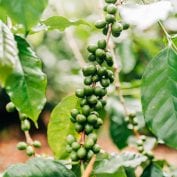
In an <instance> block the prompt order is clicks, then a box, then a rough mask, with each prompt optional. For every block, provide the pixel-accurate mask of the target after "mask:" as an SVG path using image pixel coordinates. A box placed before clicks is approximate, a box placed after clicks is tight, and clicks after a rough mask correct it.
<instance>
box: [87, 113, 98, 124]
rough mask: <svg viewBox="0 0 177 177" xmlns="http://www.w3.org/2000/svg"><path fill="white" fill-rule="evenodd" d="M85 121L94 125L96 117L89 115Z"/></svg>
mask: <svg viewBox="0 0 177 177" xmlns="http://www.w3.org/2000/svg"><path fill="white" fill-rule="evenodd" d="M87 121H88V122H89V123H90V124H94V123H96V122H97V116H96V115H95V114H90V115H89V116H88V117H87Z"/></svg>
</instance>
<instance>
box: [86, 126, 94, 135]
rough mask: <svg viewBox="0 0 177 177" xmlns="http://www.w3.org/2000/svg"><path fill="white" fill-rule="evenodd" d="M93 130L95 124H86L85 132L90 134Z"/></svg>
mask: <svg viewBox="0 0 177 177" xmlns="http://www.w3.org/2000/svg"><path fill="white" fill-rule="evenodd" d="M92 131H93V126H92V125H90V124H86V125H85V133H86V134H87V135H88V134H90V133H92Z"/></svg>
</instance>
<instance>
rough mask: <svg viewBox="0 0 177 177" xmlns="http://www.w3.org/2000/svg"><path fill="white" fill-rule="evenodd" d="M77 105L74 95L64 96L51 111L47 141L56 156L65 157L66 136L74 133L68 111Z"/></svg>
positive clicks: (66, 154)
mask: <svg viewBox="0 0 177 177" xmlns="http://www.w3.org/2000/svg"><path fill="white" fill-rule="evenodd" d="M77 106H78V99H77V97H75V96H74V95H72V96H67V97H66V98H64V99H63V100H62V101H61V102H60V103H59V104H58V105H57V106H56V107H55V108H54V110H53V111H52V114H51V118H50V121H49V124H48V131H47V134H48V143H49V145H50V147H51V149H52V152H53V153H54V156H55V157H56V158H60V159H62V158H66V157H67V156H68V155H69V154H68V153H67V152H66V150H65V149H66V145H67V144H66V137H67V136H68V135H69V134H76V131H75V129H74V124H73V123H72V122H71V121H70V112H71V110H72V109H74V108H76V107H77Z"/></svg>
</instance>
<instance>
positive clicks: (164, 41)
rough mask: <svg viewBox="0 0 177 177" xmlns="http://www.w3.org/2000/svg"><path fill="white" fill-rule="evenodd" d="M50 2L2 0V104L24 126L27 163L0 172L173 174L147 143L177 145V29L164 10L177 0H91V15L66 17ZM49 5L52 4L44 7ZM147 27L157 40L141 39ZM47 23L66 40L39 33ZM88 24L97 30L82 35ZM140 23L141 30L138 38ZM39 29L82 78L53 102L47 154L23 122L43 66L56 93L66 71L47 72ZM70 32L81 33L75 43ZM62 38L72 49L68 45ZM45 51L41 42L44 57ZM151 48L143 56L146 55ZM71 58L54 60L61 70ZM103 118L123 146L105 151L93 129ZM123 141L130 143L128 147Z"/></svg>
mask: <svg viewBox="0 0 177 177" xmlns="http://www.w3.org/2000/svg"><path fill="white" fill-rule="evenodd" d="M83 2H85V1H83ZM58 3H59V6H60V7H59V9H57V7H58V6H57V7H54V6H52V5H51V4H50V2H48V0H38V1H33V0H28V1H26V0H0V12H1V13H0V92H4V91H5V92H6V94H7V95H8V97H9V99H10V102H9V103H7V104H6V111H7V112H8V113H9V114H10V113H12V112H18V117H19V120H20V129H21V131H22V132H23V133H24V136H25V141H20V142H19V143H18V144H17V145H16V148H17V149H18V150H20V151H22V153H25V154H26V155H27V156H28V157H29V158H30V159H29V160H28V161H27V162H26V163H19V164H14V165H11V166H9V167H8V168H7V169H6V170H5V171H4V172H3V173H2V177H25V176H26V177H43V176H45V177H135V176H140V177H175V176H177V167H174V166H173V165H171V164H170V163H169V162H167V161H166V160H165V159H158V158H157V157H156V154H155V153H154V148H155V147H158V145H161V144H163V145H164V146H165V145H166V146H169V147H171V148H174V149H176V148H177V128H176V127H177V114H176V112H177V47H176V45H177V40H176V39H177V35H176V34H175V32H176V31H175V30H174V29H172V28H171V29H170V27H169V26H170V25H169V26H168V25H167V24H168V23H167V22H168V21H167V20H170V19H171V18H173V20H176V19H175V18H176V14H177V10H176V9H175V7H174V6H175V5H174V4H175V3H174V2H171V1H155V2H152V1H150V2H149V1H147V2H146V1H144V0H143V1H137V2H136V1H131V2H129V1H128V0H127V1H124V0H100V1H98V2H97V1H90V4H89V3H88V2H87V5H88V6H89V5H90V6H91V7H92V8H91V9H90V12H89V13H92V14H93V15H94V13H98V12H96V11H98V10H99V17H98V16H97V17H96V18H94V19H95V21H93V20H90V19H89V18H88V19H87V20H83V19H78V20H69V19H68V18H67V17H64V16H65V13H64V10H63V7H62V2H57V4H58ZM63 3H64V2H63ZM70 3H73V2H70ZM79 3H81V2H79ZM92 3H93V4H92ZM173 3H174V4H173ZM48 4H50V5H48ZM77 5H78V4H77ZM94 6H96V11H95V10H94V8H93V7H94ZM77 8H79V7H77ZM47 9H48V10H49V11H50V10H51V9H52V10H53V11H56V14H55V15H53V16H50V17H49V16H48V15H46V14H48V13H46V14H45V12H46V11H47ZM100 9H101V10H100ZM45 10H46V11H45ZM57 10H58V11H60V13H61V15H62V16H59V15H58V14H57ZM44 11H45V12H44ZM78 11H79V9H78ZM82 11H83V12H84V13H88V12H85V11H86V10H85V9H84V10H83V9H82ZM42 14H45V15H44V16H42ZM41 16H42V17H41ZM85 19H86V18H85ZM96 19H97V20H96ZM175 22H176V21H175ZM168 28H169V29H168ZM70 29H72V30H70ZM151 29H152V31H151V33H152V34H151V33H150V34H151V35H152V36H153V35H155V34H154V31H155V32H157V34H156V35H157V38H158V40H154V41H153V39H152V38H153V37H151V38H150V39H146V35H147V33H148V30H151ZM176 30H177V29H176ZM54 31H55V32H56V31H57V32H58V31H60V33H61V32H63V33H61V34H62V35H65V36H66V39H67V40H63V39H61V38H62V37H60V40H61V41H58V39H57V40H56V39H55V37H54V36H53V37H51V38H50V39H49V38H48V37H47V35H48V34H50V33H51V36H52V32H54ZM88 31H89V32H88ZM92 33H93V34H97V36H96V37H95V36H94V40H92V42H88V41H91V40H89V37H90V36H91V35H92ZM142 33H145V34H144V35H145V38H143V37H142V38H141V35H142ZM38 34H42V35H43V38H44V41H43V43H47V44H49V43H50V47H51V50H53V49H55V50H56V51H57V52H56V53H57V55H58V54H60V55H61V53H62V55H63V56H64V57H66V58H67V57H68V58H72V57H73V56H74V58H76V60H77V61H76V62H77V63H79V65H80V68H79V69H78V68H77V69H76V68H75V69H76V70H77V71H73V73H74V72H75V73H77V75H79V79H80V80H82V81H81V83H82V84H81V83H79V84H78V83H76V84H75V85H77V88H76V90H75V93H72V94H69V96H66V97H65V98H63V99H62V100H61V101H60V102H59V104H57V105H56V106H55V107H54V109H53V110H52V113H51V116H50V119H49V123H48V128H47V140H48V143H49V146H50V148H51V150H52V152H53V155H54V156H53V157H51V156H50V155H47V154H45V155H43V154H39V153H38V151H37V149H38V148H41V146H42V143H41V142H40V141H39V140H35V139H33V138H32V136H31V135H30V132H31V127H32V126H33V124H34V125H35V127H36V128H38V119H39V115H40V114H41V112H42V110H43V108H44V106H45V105H46V102H47V98H46V87H47V76H46V74H45V73H44V72H43V70H45V71H46V73H47V75H48V78H49V79H48V81H49V83H50V84H51V83H52V82H54V81H55V80H61V82H62V83H61V84H63V85H62V86H61V87H62V92H64V93H65V92H67V90H68V88H67V87H68V85H67V84H68V83H66V82H68V80H67V79H66V77H65V78H64V79H63V78H62V77H64V75H59V74H56V73H55V74H54V75H52V74H51V70H52V71H54V72H55V71H56V67H57V65H56V64H53V65H51V64H49V63H52V62H53V60H52V56H53V55H54V54H53V55H51V58H50V56H49V58H47V62H48V64H46V63H45V62H44V64H43V65H42V61H43V60H42V61H41V59H42V58H40V57H39V56H38V54H37V53H36V46H35V42H36V41H35V42H34V41H33V40H34V39H35V40H37V37H35V36H38ZM54 34H55V33H54ZM49 36H50V35H49ZM81 36H82V37H83V36H84V37H83V38H84V39H82V38H81ZM85 36H86V37H85ZM147 36H148V35H147ZM33 37H34V38H33ZM77 38H81V39H82V40H81V44H83V46H84V47H83V49H82V51H81V50H80V48H79V44H77V42H76V40H77ZM147 38H148V37H147ZM47 40H48V41H47ZM85 41H86V42H85ZM59 42H61V44H58V43H59ZM78 43H79V42H78ZM32 44H33V46H32ZM65 44H67V45H66V46H65ZM85 46H87V47H85ZM69 47H70V49H72V53H73V54H72V55H71V54H70V53H69V52H67V51H69V50H70V49H69ZM45 52H46V51H45V48H42V54H41V56H43V57H44V58H45V54H46V53H45ZM82 55H83V56H84V58H85V59H83V57H82ZM154 56H155V57H154ZM47 57H48V56H47ZM152 57H153V59H152V60H151V61H150V62H149V61H148V62H149V63H148V64H147V58H152ZM72 62H73V61H71V60H69V61H68V65H69V66H66V65H61V66H60V68H61V71H64V69H66V70H67V68H68V67H70V70H72V69H73V68H74V66H73V65H74V64H76V63H74V64H73V63H72ZM45 64H46V65H45ZM50 66H52V67H51V68H50ZM43 68H44V69H43ZM142 68H143V69H142ZM73 70H74V69H73ZM73 73H70V75H72V74H73ZM50 74H51V75H50ZM81 76H82V77H81ZM54 77H56V78H57V79H55V78H54ZM75 81H76V80H74V82H75ZM77 81H78V78H77ZM59 82H60V81H59ZM72 83H73V81H72V82H71V83H70V84H71V85H72ZM56 88H57V86H56ZM139 88H140V89H141V96H140V97H141V104H139V103H140V99H139ZM60 89H61V88H60ZM60 91H61V90H60ZM60 91H59V92H60ZM68 92H69V91H68ZM68 92H67V93H68ZM70 92H71V91H70ZM57 93H58V92H57ZM57 101H58V100H57ZM141 107H142V109H141ZM2 118H3V117H1V119H2ZM107 120H109V130H104V131H109V133H110V136H111V139H112V141H113V143H114V144H115V145H116V146H117V148H118V149H119V150H122V149H124V148H127V149H128V150H126V151H125V150H124V151H123V152H122V151H120V152H119V153H117V152H114V153H109V152H106V151H105V150H104V148H102V147H101V146H100V145H99V144H101V143H99V136H98V135H99V132H100V129H102V127H103V126H104V129H105V127H107V126H105V125H107V124H108V123H107ZM103 136H104V135H103ZM104 138H105V139H104ZM102 139H103V141H104V143H102V144H107V139H106V136H105V137H103V138H102ZM130 147H134V150H133V152H132V151H129V149H130ZM12 156H13V154H12ZM7 158H8V157H7Z"/></svg>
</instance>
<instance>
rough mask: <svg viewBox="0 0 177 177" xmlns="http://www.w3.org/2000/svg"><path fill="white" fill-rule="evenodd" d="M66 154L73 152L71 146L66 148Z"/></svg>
mask: <svg viewBox="0 0 177 177" xmlns="http://www.w3.org/2000/svg"><path fill="white" fill-rule="evenodd" d="M66 152H68V153H71V152H72V147H71V146H70V145H67V146H66Z"/></svg>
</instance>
